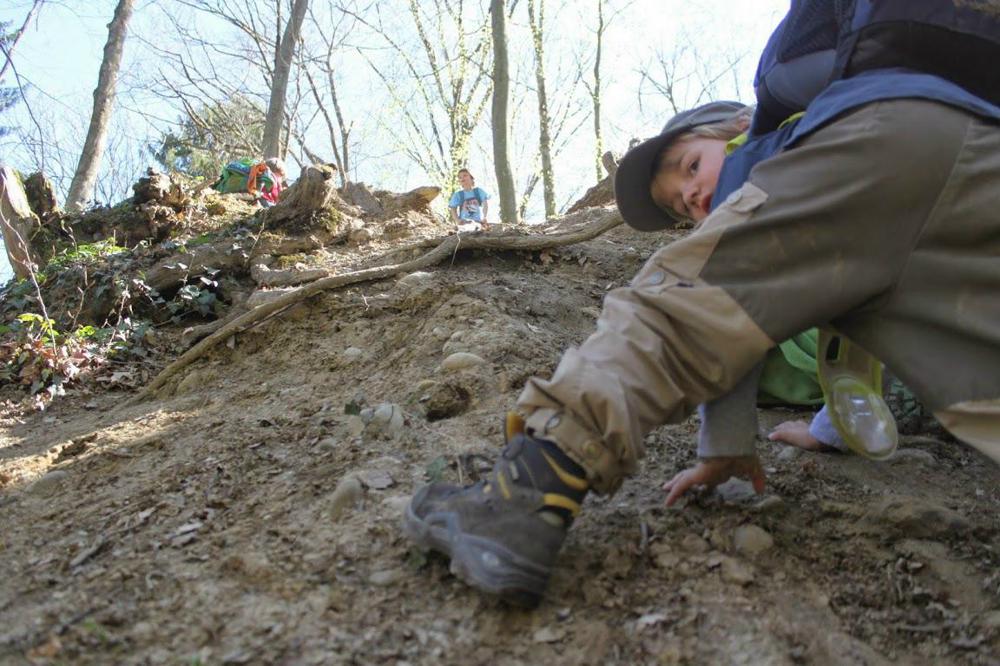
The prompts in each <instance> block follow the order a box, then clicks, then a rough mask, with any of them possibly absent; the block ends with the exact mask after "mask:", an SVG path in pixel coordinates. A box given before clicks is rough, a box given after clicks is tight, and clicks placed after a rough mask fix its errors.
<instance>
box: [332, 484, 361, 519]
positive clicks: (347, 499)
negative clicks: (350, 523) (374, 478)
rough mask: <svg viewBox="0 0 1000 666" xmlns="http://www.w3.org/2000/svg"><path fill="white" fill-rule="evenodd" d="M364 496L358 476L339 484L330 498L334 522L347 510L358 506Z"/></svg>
mask: <svg viewBox="0 0 1000 666" xmlns="http://www.w3.org/2000/svg"><path fill="white" fill-rule="evenodd" d="M363 494H364V488H362V486H361V481H360V480H358V477H356V476H353V475H352V476H348V477H345V478H344V479H342V480H341V481H340V483H338V484H337V488H336V489H335V490H334V491H333V494H332V495H331V496H330V517H331V518H333V519H334V520H336V519H338V518H340V515H341V514H342V513H344V511H346V510H347V509H349V508H350V507H352V506H354V505H355V504H357V502H358V500H360V499H361V496H362V495H363Z"/></svg>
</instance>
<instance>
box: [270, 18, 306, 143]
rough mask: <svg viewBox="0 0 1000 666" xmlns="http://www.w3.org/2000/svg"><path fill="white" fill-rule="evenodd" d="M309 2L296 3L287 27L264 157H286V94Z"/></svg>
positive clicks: (276, 64)
mask: <svg viewBox="0 0 1000 666" xmlns="http://www.w3.org/2000/svg"><path fill="white" fill-rule="evenodd" d="M308 7H309V0H295V4H293V5H292V15H291V16H289V17H288V23H287V24H285V34H284V36H283V37H282V38H281V43H280V44H279V45H278V52H277V53H276V54H275V58H274V79H273V80H272V81H271V101H270V103H269V104H268V105H267V119H266V121H265V123H264V146H263V150H264V157H283V156H284V150H283V148H284V147H283V146H282V142H281V126H282V121H283V120H284V118H285V91H286V90H287V89H288V73H289V71H290V70H291V68H292V59H293V58H294V56H295V46H296V44H297V43H298V41H299V31H300V30H301V29H302V20H303V19H304V18H305V15H306V9H308Z"/></svg>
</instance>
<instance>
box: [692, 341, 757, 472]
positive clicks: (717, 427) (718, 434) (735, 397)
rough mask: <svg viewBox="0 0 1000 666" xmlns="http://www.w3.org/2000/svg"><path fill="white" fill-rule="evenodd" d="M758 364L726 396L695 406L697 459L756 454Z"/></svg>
mask: <svg viewBox="0 0 1000 666" xmlns="http://www.w3.org/2000/svg"><path fill="white" fill-rule="evenodd" d="M763 368H764V363H763V361H761V362H760V363H758V364H757V365H756V366H754V367H753V368H752V369H751V370H750V372H748V373H747V374H746V375H745V376H744V377H743V379H741V380H740V381H739V383H737V384H736V386H734V387H733V390H732V391H730V392H729V393H727V394H726V395H724V396H722V397H719V398H716V399H715V400H712V401H711V402H706V403H705V404H702V405H699V406H698V415H699V416H700V417H701V429H700V430H699V431H698V457H699V458H719V457H722V456H751V455H753V454H754V453H755V452H756V451H757V385H758V384H759V383H760V373H761V370H762V369H763Z"/></svg>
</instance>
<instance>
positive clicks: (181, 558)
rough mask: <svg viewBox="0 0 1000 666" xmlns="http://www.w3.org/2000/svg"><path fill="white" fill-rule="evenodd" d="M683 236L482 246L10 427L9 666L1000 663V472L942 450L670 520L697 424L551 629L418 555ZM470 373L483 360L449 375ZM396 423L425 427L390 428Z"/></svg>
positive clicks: (812, 468)
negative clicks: (462, 361)
mask: <svg viewBox="0 0 1000 666" xmlns="http://www.w3.org/2000/svg"><path fill="white" fill-rule="evenodd" d="M664 240H665V239H664V237H663V236H656V235H639V234H635V233H632V232H630V231H628V230H627V229H622V228H618V229H615V230H613V231H612V232H609V233H608V234H605V235H604V236H601V237H599V238H596V239H594V240H592V241H589V242H586V243H581V244H578V245H574V246H570V247H567V248H563V249H561V250H559V251H549V252H545V253H527V252H524V253H503V252H477V253H466V252H461V251H460V252H459V253H458V254H457V255H456V257H455V259H454V261H453V262H450V263H448V264H446V265H441V266H439V267H437V268H434V269H431V270H430V271H429V273H430V275H429V276H425V277H423V278H422V279H414V280H412V281H411V283H410V284H405V283H400V282H399V281H397V280H386V281H383V282H377V283H370V284H363V285H360V286H355V287H351V288H348V289H344V290H341V291H335V292H330V293H325V294H322V295H320V296H317V297H314V298H312V299H310V300H309V301H307V302H305V303H303V304H302V305H299V306H297V307H296V308H295V309H293V310H292V311H290V312H288V313H286V314H285V315H284V316H283V317H280V318H276V319H273V320H271V321H269V322H267V323H265V324H263V325H261V326H259V327H257V328H254V329H252V330H250V331H247V332H245V333H241V334H239V335H237V336H235V337H234V338H232V339H231V340H230V342H229V344H227V345H225V346H220V347H219V348H218V349H216V350H215V351H213V352H212V353H211V354H210V355H209V356H208V357H206V358H204V359H202V360H200V361H198V362H196V363H195V364H194V365H193V366H191V367H189V368H187V369H186V370H185V372H184V373H182V374H181V376H180V377H179V378H178V379H177V381H174V382H173V383H172V384H171V385H170V386H169V387H168V389H167V390H165V391H162V392H161V394H160V395H158V396H157V398H156V399H154V400H150V401H147V402H145V403H142V404H140V405H138V406H136V407H125V406H124V405H123V403H124V402H125V400H126V399H127V398H128V397H129V396H130V395H131V394H130V393H127V392H122V391H102V390H99V389H97V388H95V387H84V388H78V389H76V390H74V391H70V392H69V394H68V395H67V396H65V397H64V398H60V399H58V400H56V401H55V402H54V403H53V404H52V406H51V407H50V408H49V409H48V410H46V411H44V412H29V411H25V410H23V409H21V408H19V407H17V406H14V405H8V406H7V408H6V409H5V411H4V413H3V414H2V421H0V569H2V571H3V572H4V575H3V576H2V578H0V662H2V663H5V664H22V663H34V664H340V663H347V664H354V663H357V664H543V663H544V664H589V663H593V664H634V663H640V664H884V663H902V664H927V665H931V664H934V665H938V664H989V665H996V664H1000V657H998V655H1000V566H998V564H1000V511H998V509H1000V469H998V468H997V466H996V465H994V464H993V463H991V462H990V461H988V460H987V459H985V458H984V457H982V456H981V455H979V454H978V453H976V452H975V451H973V450H972V449H970V448H968V447H966V446H964V445H961V444H958V443H954V442H944V441H939V440H937V439H934V438H932V437H929V436H916V437H909V438H907V439H906V441H905V442H904V446H905V447H906V451H905V454H904V455H901V456H899V457H898V458H896V459H895V460H893V461H890V462H888V463H881V464H877V463H872V462H868V461H865V460H862V459H860V458H857V457H854V456H847V455H829V454H814V453H806V452H801V451H798V450H789V449H786V448H785V447H782V446H779V445H776V444H772V443H768V442H767V441H766V440H765V439H763V438H762V439H761V444H760V452H761V455H762V458H763V460H764V463H765V467H766V469H767V472H768V482H769V485H768V488H767V491H766V494H765V495H764V496H750V497H745V496H744V495H745V493H742V492H741V490H742V489H741V488H740V487H739V485H738V484H735V485H734V486H732V487H729V488H727V489H726V491H725V492H724V493H723V494H722V495H720V494H719V493H717V492H713V493H703V494H701V495H699V496H696V497H694V498H692V499H691V500H688V501H686V502H685V503H684V505H683V506H682V507H680V508H675V509H670V510H668V509H666V508H664V506H663V504H662V501H663V494H662V492H661V491H660V489H659V487H660V485H661V484H662V482H663V481H664V480H665V479H667V478H669V477H670V476H671V475H673V474H674V473H675V472H677V471H679V470H680V469H683V468H684V467H685V466H687V465H689V464H690V463H691V462H692V461H693V459H694V450H695V437H694V436H695V433H696V430H697V423H696V422H695V421H694V420H689V421H688V422H685V423H681V424H678V425H670V426H665V427H663V428H660V429H659V430H657V431H655V432H653V433H651V434H650V435H649V437H648V456H647V459H646V462H645V465H644V467H643V468H642V471H641V473H640V474H639V475H637V476H636V477H635V478H633V479H631V480H629V481H628V482H627V483H626V484H625V486H624V487H623V488H622V490H621V491H620V492H619V493H618V494H617V495H615V496H613V497H609V498H599V497H590V498H588V500H587V503H586V506H585V509H584V512H583V514H582V516H581V518H580V519H579V520H578V521H577V523H576V525H575V526H574V529H573V530H572V532H571V535H570V538H569V540H568V543H567V544H566V546H565V548H564V550H563V552H562V555H561V558H560V564H559V568H558V571H557V572H556V575H555V576H554V579H553V580H552V582H551V585H550V588H549V591H548V594H547V596H546V599H545V600H544V602H543V604H542V605H541V607H540V608H538V609H537V610H534V611H524V610H517V609H512V608H509V607H507V606H505V605H503V604H502V603H500V602H498V601H496V600H494V599H491V598H488V597H485V596H483V595H481V594H479V593H477V592H475V591H473V590H472V589H470V588H468V587H466V586H465V585H463V584H462V583H461V582H460V581H458V580H456V579H455V578H454V577H453V576H452V575H451V574H449V572H448V566H447V563H446V562H445V561H444V560H443V559H441V558H438V557H436V556H433V555H431V556H426V555H424V554H422V553H420V552H418V551H415V550H413V549H412V548H411V547H410V546H409V544H408V543H407V541H405V540H404V539H403V537H402V535H401V533H400V528H399V525H400V514H401V511H402V508H403V506H404V505H405V503H406V501H407V500H408V498H409V496H410V495H411V494H412V492H413V491H414V490H415V489H416V488H417V487H418V486H419V485H420V484H422V483H425V482H426V481H427V480H428V479H429V478H442V479H445V480H453V481H455V482H459V481H463V482H464V481H468V480H470V479H471V478H475V476H476V475H477V474H479V473H481V472H482V470H483V468H484V467H487V466H488V463H489V461H490V460H492V458H493V457H494V456H495V455H496V452H497V451H498V447H499V445H500V443H501V440H502V416H503V414H504V412H505V411H506V410H507V409H509V408H510V407H511V406H513V404H514V402H515V399H516V396H517V394H518V392H519V390H520V388H521V387H522V385H523V383H524V380H525V378H526V377H528V376H530V375H532V374H547V373H550V372H551V371H552V369H553V368H554V367H555V364H556V362H557V361H558V359H559V356H560V353H561V352H562V350H563V349H564V348H565V347H567V346H568V345H571V344H577V343H579V342H580V341H582V340H583V339H584V338H585V337H586V336H587V335H588V334H589V332H590V331H591V330H592V328H593V326H594V322H595V319H596V317H597V315H598V312H599V308H600V306H601V301H602V298H603V296H604V294H605V293H606V292H607V290H608V289H609V288H612V287H615V286H621V285H623V284H625V283H626V282H627V281H628V279H629V278H630V277H631V275H632V274H634V272H635V271H636V270H637V269H638V268H639V266H640V265H641V262H642V261H643V259H644V258H645V257H646V256H648V255H649V254H650V253H651V252H652V251H653V249H654V248H655V246H656V244H658V243H661V242H663V241H664ZM455 352H469V353H472V354H475V355H477V356H479V357H480V358H482V359H483V360H484V361H485V362H484V363H482V364H479V365H471V366H468V367H465V368H462V369H458V370H453V371H447V370H443V369H442V368H441V367H440V366H441V362H442V361H443V360H444V359H445V358H446V357H448V356H449V355H450V354H452V353H455ZM383 403H389V404H391V405H394V406H395V409H396V410H401V413H402V416H403V420H402V423H400V422H399V420H398V416H396V417H395V419H394V418H392V414H393V413H394V412H393V409H392V408H383V409H382V410H380V412H379V413H380V414H382V415H383V416H384V415H385V414H389V415H390V418H388V419H387V420H386V419H383V420H380V417H376V418H374V419H372V418H371V413H370V412H368V411H364V410H365V409H366V408H369V409H371V408H377V407H378V406H379V405H381V404H383ZM359 410H360V411H361V414H360V415H359V414H358V413H357V412H358V411H359ZM387 410H388V411H387ZM398 413H399V412H398V411H397V412H396V414H398ZM790 416H791V414H789V413H781V412H764V413H763V417H764V421H765V422H767V423H775V422H776V421H777V420H779V419H784V418H789V417H790ZM362 417H364V418H362ZM366 421H367V422H366ZM383 421H384V422H383ZM747 526H755V527H756V528H760V529H759V530H754V529H747ZM760 530H763V531H764V532H766V534H762V533H761V532H760ZM748 535H749V537H752V538H750V540H749V542H748V541H747V538H748ZM768 536H769V537H770V539H771V540H772V541H773V545H771V546H770V547H767V546H768V544H769V543H770V542H769V540H768V538H767V537H768Z"/></svg>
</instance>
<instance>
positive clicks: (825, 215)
mask: <svg viewBox="0 0 1000 666" xmlns="http://www.w3.org/2000/svg"><path fill="white" fill-rule="evenodd" d="M825 324H829V325H832V326H833V327H834V328H836V329H838V330H840V331H841V332H843V333H844V334H846V335H847V336H848V337H850V338H851V339H852V340H854V341H855V342H857V343H858V344H860V345H861V346H862V347H863V348H865V349H867V350H869V351H870V352H871V353H873V354H874V355H875V356H877V357H878V358H879V359H881V360H882V361H883V362H884V363H885V364H886V365H887V366H888V367H889V368H890V369H891V371H892V372H893V373H894V374H896V375H897V376H898V377H899V378H900V379H901V380H902V381H903V382H904V383H905V384H906V385H907V386H909V387H910V388H912V389H913V391H914V392H915V393H916V395H917V396H918V398H919V399H920V400H921V401H922V402H923V403H924V404H925V405H927V406H928V407H929V408H931V409H932V410H933V411H934V413H935V415H936V416H937V418H938V419H939V420H940V421H941V423H942V424H943V425H944V426H945V427H946V428H948V429H949V430H950V431H951V432H952V433H954V434H955V435H956V436H957V437H959V438H960V439H962V440H964V441H966V442H968V443H969V444H971V445H973V446H975V447H976V448H978V449H979V450H980V451H982V452H984V453H986V454H987V455H988V456H990V457H992V458H993V459H994V460H996V461H998V462H1000V126H998V125H997V124H995V123H989V122H986V121H983V120H981V119H978V118H976V117H974V116H972V115H970V114H968V113H966V112H964V111H961V110H958V109H954V108H951V107H948V106H944V105H940V104H936V103H934V102H929V101H923V100H891V101H882V102H873V103H870V104H868V105H866V106H863V107H860V108H858V109H856V110H854V111H853V112H852V113H850V114H848V115H846V116H845V117H843V118H840V119H838V120H837V121H836V122H834V123H832V124H830V125H827V126H825V127H823V128H821V129H819V130H817V131H816V132H815V133H813V134H811V135H810V136H808V137H807V138H806V139H805V140H804V141H803V142H802V143H801V144H800V145H798V146H797V147H795V148H794V149H792V150H789V151H786V152H783V153H780V154H778V155H775V156H774V157H772V158H770V159H768V160H766V161H764V162H761V163H760V164H758V165H757V166H756V167H755V168H754V170H753V171H752V172H751V175H750V179H749V181H748V182H747V183H746V184H745V185H744V186H743V187H742V188H741V189H740V190H737V191H736V192H734V193H733V194H732V195H731V196H730V197H729V198H728V199H727V200H726V201H725V203H724V204H723V205H721V206H719V208H718V209H717V210H716V211H715V212H713V213H712V214H711V215H710V216H709V217H708V218H707V219H706V220H705V221H704V223H703V226H702V228H701V229H700V230H699V231H698V232H697V233H695V234H692V235H691V236H689V237H687V238H685V239H683V240H680V241H677V242H674V243H671V244H670V245H669V246H666V247H664V248H662V249H660V250H659V251H658V252H657V253H656V254H654V255H653V256H652V257H651V258H650V260H649V261H648V262H647V263H646V265H645V266H644V267H643V268H642V270H641V271H640V272H639V274H638V275H637V276H636V277H635V279H634V280H633V281H632V284H631V285H630V286H628V287H625V288H622V289H617V290H615V291H612V292H611V293H609V294H608V296H607V298H606V299H605V303H604V309H603V312H602V313H601V317H600V319H599V320H598V323H597V331H596V332H595V333H594V334H593V335H591V336H590V337H589V338H588V339H587V340H586V341H585V342H584V343H583V344H582V345H581V346H580V347H579V348H575V349H570V350H569V351H567V352H566V354H565V355H564V356H563V358H562V360H561V361H560V363H559V366H558V368H557V369H556V371H555V373H554V375H553V377H552V378H551V379H550V380H542V379H537V378H535V379H531V380H529V381H528V383H527V385H526V386H525V388H524V391H523V392H522V394H521V396H520V398H519V399H518V409H519V410H520V411H522V412H523V413H524V414H525V415H526V416H527V425H528V428H529V429H531V430H533V431H534V434H535V435H537V436H540V437H545V438H548V439H551V440H553V441H554V442H556V443H557V444H558V445H559V446H560V448H562V449H563V450H564V451H566V453H567V454H568V455H570V456H571V457H573V458H574V459H575V460H576V461H577V462H578V463H579V464H580V465H582V466H583V467H584V468H585V469H586V470H587V473H588V475H589V476H590V479H591V481H592V483H593V485H594V487H595V489H596V490H598V491H599V492H613V491H614V490H616V489H617V488H618V486H619V485H620V484H621V481H622V479H623V477H624V476H626V475H628V474H630V473H632V472H633V471H634V470H635V469H636V465H637V461H638V459H639V458H641V457H642V455H643V436H644V435H645V434H646V433H647V432H648V431H649V430H651V429H653V428H655V427H657V426H659V425H661V424H663V423H669V422H677V421H680V420H682V419H684V418H685V417H687V416H688V415H689V414H690V413H691V412H692V411H693V410H694V409H695V407H696V406H697V405H698V404H700V403H703V402H706V401H708V400H711V399H713V398H716V397H718V396H720V395H723V394H725V393H726V392H728V391H729V390H730V389H732V387H733V386H735V385H736V383H737V382H738V381H739V380H740V379H741V378H742V377H743V376H744V375H745V374H746V373H747V372H748V371H749V370H750V369H751V368H752V367H753V366H754V365H755V364H756V363H757V362H758V361H759V360H760V359H761V358H762V357H763V356H764V354H765V352H766V351H767V350H768V349H770V348H771V347H773V346H774V345H775V341H776V340H784V339H786V338H788V337H789V336H791V335H793V334H795V333H798V332H800V331H802V330H805V329H807V328H809V327H812V326H817V325H825Z"/></svg>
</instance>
